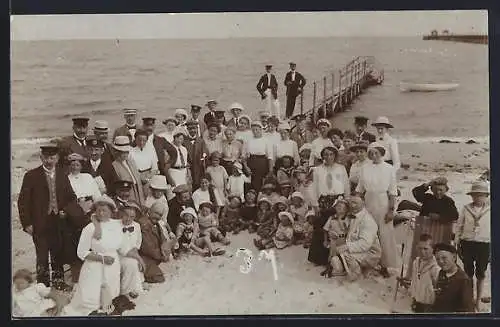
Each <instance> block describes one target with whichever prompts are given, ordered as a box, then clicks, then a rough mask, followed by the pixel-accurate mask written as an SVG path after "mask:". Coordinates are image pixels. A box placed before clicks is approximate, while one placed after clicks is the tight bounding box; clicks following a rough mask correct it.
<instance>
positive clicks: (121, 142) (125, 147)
mask: <svg viewBox="0 0 500 327" xmlns="http://www.w3.org/2000/svg"><path fill="white" fill-rule="evenodd" d="M113 148H115V150H117V151H121V152H130V149H131V147H130V140H129V138H128V136H121V135H120V136H117V137H115V140H114V142H113Z"/></svg>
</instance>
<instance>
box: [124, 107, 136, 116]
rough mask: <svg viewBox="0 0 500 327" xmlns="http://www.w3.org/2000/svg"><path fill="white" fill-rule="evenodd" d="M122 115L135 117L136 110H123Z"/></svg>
mask: <svg viewBox="0 0 500 327" xmlns="http://www.w3.org/2000/svg"><path fill="white" fill-rule="evenodd" d="M123 114H124V115H137V109H132V108H125V109H123Z"/></svg>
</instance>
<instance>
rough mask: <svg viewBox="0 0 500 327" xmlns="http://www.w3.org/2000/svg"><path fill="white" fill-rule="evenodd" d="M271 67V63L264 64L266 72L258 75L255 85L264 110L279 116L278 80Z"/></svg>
mask: <svg viewBox="0 0 500 327" xmlns="http://www.w3.org/2000/svg"><path fill="white" fill-rule="evenodd" d="M272 68H273V66H272V65H266V73H265V74H264V75H262V76H261V77H260V79H259V82H258V83H257V86H256V87H257V91H258V92H259V94H260V97H261V98H262V100H263V101H264V105H265V108H266V110H267V111H268V112H272V113H273V114H274V115H275V116H276V117H281V112H280V104H279V101H278V81H277V80H276V76H274V74H273V73H272Z"/></svg>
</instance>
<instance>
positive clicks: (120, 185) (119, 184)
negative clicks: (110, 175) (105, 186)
mask: <svg viewBox="0 0 500 327" xmlns="http://www.w3.org/2000/svg"><path fill="white" fill-rule="evenodd" d="M115 188H116V189H127V190H130V189H132V182H129V181H123V180H120V181H116V182H115Z"/></svg>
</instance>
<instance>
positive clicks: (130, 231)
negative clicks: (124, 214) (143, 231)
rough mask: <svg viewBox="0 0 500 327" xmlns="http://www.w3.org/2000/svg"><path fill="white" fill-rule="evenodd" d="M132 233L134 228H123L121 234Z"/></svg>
mask: <svg viewBox="0 0 500 327" xmlns="http://www.w3.org/2000/svg"><path fill="white" fill-rule="evenodd" d="M133 231H134V226H130V227H123V232H124V233H126V232H129V233H132V232H133Z"/></svg>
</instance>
